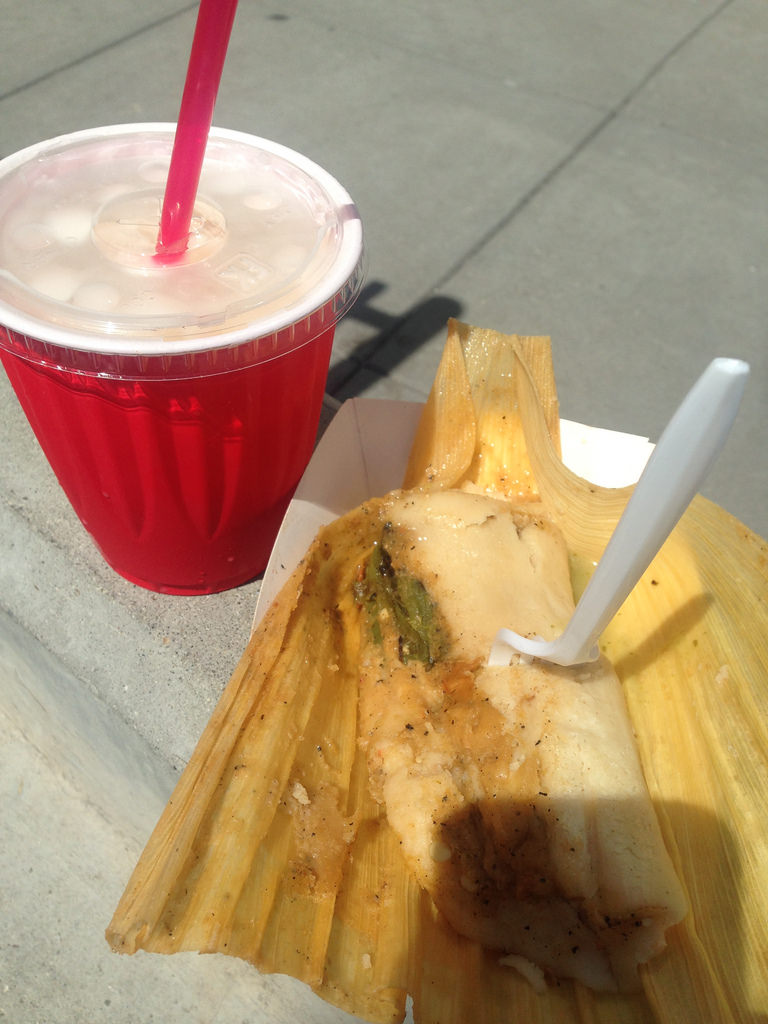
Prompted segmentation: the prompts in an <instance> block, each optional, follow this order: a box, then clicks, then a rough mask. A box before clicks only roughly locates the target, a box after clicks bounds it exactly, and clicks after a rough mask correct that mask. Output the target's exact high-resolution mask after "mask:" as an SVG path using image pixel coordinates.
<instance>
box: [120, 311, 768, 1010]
mask: <svg viewBox="0 0 768 1024" xmlns="http://www.w3.org/2000/svg"><path fill="white" fill-rule="evenodd" d="M558 424H559V420H558V411H557V398H556V391H555V383H554V376H553V371H552V362H551V355H550V348H549V343H548V339H544V338H519V337H505V336H502V335H497V334H495V333H493V332H489V331H482V330H479V329H476V328H470V327H467V326H466V325H462V324H458V323H455V322H452V323H451V324H450V325H449V336H448V341H447V343H446V347H445V351H444V355H443V360H442V363H441V366H440V368H439V370H438V374H437V377H436V380H435V384H434V386H433V389H432V392H431V394H430V397H429V399H428V401H427V403H426V406H425V409H424V414H423V416H422V420H421V423H420V426H419V429H418V431H417V435H416V438H415V440H414V445H413V450H412V454H411V459H410V461H409V465H408V468H407V473H406V478H405V481H404V484H405V486H407V487H424V488H439V487H455V486H461V485H467V484H470V485H473V486H477V487H479V488H481V489H484V490H488V491H492V492H494V493H501V494H505V495H507V496H508V497H510V498H512V499H514V500H516V501H521V500H522V501H524V500H528V499H536V498H540V499H541V500H543V501H544V503H545V505H546V506H547V509H548V512H549V514H550V515H551V516H552V517H553V518H554V519H555V520H556V521H557V523H558V525H559V526H560V528H561V529H562V531H563V533H564V535H565V537H566V540H567V542H568V546H569V549H570V551H571V552H572V558H573V576H574V584H575V588H576V590H577V591H578V589H580V587H581V586H583V584H584V582H585V580H586V579H587V578H588V575H589V571H590V567H591V566H592V565H593V564H594V562H595V561H596V559H597V558H599V556H600V553H601V551H602V550H603V548H604V546H605V544H606V543H607V540H608V538H609V536H610V533H611V531H612V530H613V528H614V526H615V524H616V522H617V520H618V517H619V516H620V514H621V511H622V510H623V508H624V505H625V504H626V501H627V499H628V497H629V494H630V493H631V489H628V488H624V489H620V490H611V489H605V488H601V487H597V486H595V485H593V484H590V483H588V482H586V481H583V480H581V479H580V478H578V477H576V476H574V474H572V473H571V472H570V471H569V470H567V469H566V468H565V467H564V466H563V464H562V462H561V461H560V458H559V437H558ZM375 512H376V501H375V499H373V500H372V501H371V502H370V503H369V504H368V505H367V506H363V507H361V508H360V509H357V510H355V511H353V512H351V513H349V514H348V515H347V516H345V517H343V518H342V519H341V520H339V521H338V522H336V523H334V524H332V525H331V526H330V527H328V528H327V529H326V530H324V531H322V532H321V534H320V536H319V538H318V540H317V542H316V543H315V544H314V545H313V547H312V548H311V549H310V551H309V552H308V554H307V556H306V557H305V559H304V560H303V562H302V564H301V565H300V566H299V567H298V569H297V570H296V572H295V573H294V574H293V576H292V577H291V579H290V581H289V582H288V584H286V586H285V587H284V589H283V591H282V592H281V594H280V596H279V598H278V599H277V600H276V602H275V603H274V604H273V606H272V608H271V609H270V611H269V612H268V613H267V616H266V617H265V619H264V620H263V621H262V623H261V625H260V627H259V629H258V630H257V632H256V633H255V634H254V636H253V637H252V638H251V641H250V643H249V645H248V647H247V649H246V651H245V653H244V655H243V657H242V659H241V661H240V664H239V666H238V668H237V670H236V671H235V673H234V675H233V677H232V679H231V681H230V683H229V685H228V686H227V688H226V690H225V691H224V694H223V696H222V698H221V700H220V703H219V705H218V707H217V708H216V711H215V712H214V715H213V717H212V718H211V721H210V723H209V725H208V727H207V728H206V730H205V732H204V734H203V736H202V737H201V739H200V742H199V744H198V746H197V748H196V750H195V752H194V754H193V756H192V758H191V760H190V762H189V765H188V766H187V768H186V770H185V771H184V773H183V775H182V777H181V779H180V781H179V783H178V786H177V788H176V791H175V793H174V795H173V797H172V799H171V801H170V802H169V804H168V807H167V808H166V810H165V812H164V814H163V816H162V817H161V820H160V821H159V823H158V825H157V827H156V829H155V831H154V833H153V835H152V837H151V839H150V841H149V843H148V845H147V847H146V849H145V851H144V854H143V855H142V857H141V859H140V861H139V863H138V865H137V867H136V870H135V872H134V875H133V877H132V878H131V880H130V883H129V885H128V887H127V889H126V891H125V894H124V895H123V898H122V899H121V901H120V904H119V906H118V908H117V910H116V912H115V915H114V918H113V920H112V922H111V924H110V926H109V928H108V931H107V937H108V940H109V942H110V943H111V945H112V946H113V948H114V949H116V950H119V951H122V952H127V953H133V952H135V951H136V950H137V949H145V950H149V951H154V952H160V953H172V952H175V951H180V950H198V951H201V952H220V953H226V954H229V955H233V956H238V957H242V958H244V959H246V960H248V961H250V962H251V963H253V964H254V965H255V966H256V967H258V968H259V969H260V970H262V971H265V972H280V973H286V974H290V975H292V976H294V977H296V978H299V979H300V980H302V981H304V982H306V983H307V984H309V985H310V986H311V987H312V988H313V989H314V990H315V991H316V992H317V993H318V994H319V995H320V996H322V997H323V998H324V999H326V1000H328V1001H329V1002H331V1003H334V1004H336V1005H337V1006H339V1007H341V1008H343V1009H345V1010H347V1011H349V1012H352V1013H354V1014H356V1015H358V1016H360V1017H362V1018H364V1019H366V1020H370V1021H372V1022H389V1021H393V1022H395V1021H400V1020H402V1019H403V1016H404V1012H405V1000H406V995H407V994H410V995H411V996H412V998H413V1014H414V1019H415V1021H416V1022H417V1024H438V1022H439V1024H460V1022H465V1021H468V1020H471V1021H473V1022H475V1021H476V1022H480V1024H482V1022H485V1021H487V1022H489V1024H490V1022H498V1021H501V1020H521V1021H526V1022H528V1024H538V1022H541V1024H544V1022H547V1024H560V1022H562V1024H566V1022H568V1024H571V1022H584V1024H587V1022H589V1024H602V1022H605V1024H646V1022H647V1024H650V1022H670V1024H671V1022H675V1024H679V1022H688V1021H691V1022H694V1021H696V1022H710V1021H711V1022H713V1024H715V1022H717V1024H720V1022H723V1024H725V1022H730V1021H734V1022H753V1024H757V1022H758V1021H763V1020H765V1019H766V1018H765V1014H766V1012H768V986H767V983H766V977H767V976H768V896H766V894H765V887H764V883H763V880H764V879H765V878H766V877H768V827H767V826H768V813H767V812H766V810H765V796H764V791H765V785H766V782H767V781H768V549H767V548H766V545H765V543H764V542H763V541H762V540H760V538H758V537H757V536H755V535H754V534H753V533H751V532H750V531H749V530H748V529H746V528H745V527H744V526H743V525H742V524H740V523H739V522H738V521H736V520H735V519H734V518H733V517H731V516H729V515H728V514H727V513H726V512H724V511H723V510H722V509H720V508H718V507H717V506H715V505H713V504H712V503H710V502H707V501H705V500H704V499H702V498H696V499H695V500H694V502H693V503H692V505H691V506H690V508H689V509H688V511H687V512H686V514H685V516H684V517H683V519H682V521H681V522H680V524H679V526H678V527H677V528H676V529H675V531H674V533H673V534H672V536H671V537H670V538H669V540H668V541H667V543H666V544H665V545H664V547H663V548H662V550H661V551H660V553H659V555H658V556H657V558H656V559H655V560H654V562H653V564H652V565H651V567H650V568H649V569H648V571H647V572H646V574H645V575H644V577H643V579H642V580H641V581H640V583H639V584H638V586H637V587H636V588H635V591H634V592H633V593H632V595H630V597H629V598H628V600H627V602H626V603H625V605H624V606H623V608H622V609H621V611H620V612H619V614H618V615H617V616H616V618H615V619H614V621H613V622H612V623H611V625H610V627H609V628H608V629H607V630H606V632H605V634H604V636H603V648H604V650H605V652H606V653H607V654H608V656H609V657H610V658H611V660H612V661H613V664H614V666H615V668H616V671H617V673H618V675H619V677H620V679H621V680H622V683H623V685H624V689H625V693H626V697H627V702H628V705H629V710H630V714H631V718H632V721H633V724H634V727H635V730H636V733H637V740H638V746H639V751H640V755H641V760H642V763H643V768H644V772H645V775H646V780H647V783H648V787H649V790H650V793H651V796H652V798H653V800H654V803H655V806H656V810H657V814H658V817H659V821H660V825H661V828H662V832H663V835H664V839H665V842H666V845H667V848H668V850H669V852H670V855H671V857H672V860H673V862H674V864H675V867H676V869H677V871H678V873H679V876H680V878H681V880H682V882H683V885H684V887H685V889H686V892H687V895H688V898H689V901H690V907H691V909H690V913H689V914H688V917H687V918H686V919H685V921H684V922H683V923H682V924H680V925H678V926H677V927H675V928H674V929H672V930H671V931H670V932H669V933H668V941H669V945H668V949H667V950H666V951H665V952H664V953H663V954H661V955H660V956H659V957H657V958H656V959H654V960H653V961H651V963H650V964H648V965H646V966H644V967H642V968H641V976H642V983H643V991H642V992H641V993H640V994H636V995H635V994H633V995H611V994H596V993H594V992H591V991H589V990H587V989H585V988H584V987H582V986H580V985H578V984H576V983H570V982H564V983H561V984H559V985H555V986H551V987H550V988H549V989H548V990H547V991H546V992H545V993H543V994H538V993H537V992H535V991H534V989H533V988H532V987H531V986H530V985H529V984H528V982H527V981H525V980H524V979H523V978H522V977H521V976H519V975H518V974H517V972H516V971H514V970H512V969H510V968H509V967H505V966H502V965H500V964H499V963H498V955H497V954H493V953H489V952H487V951H485V950H483V949H481V948H479V947H478V946H476V945H475V944H473V943H471V942H469V941H467V940H465V939H463V938H461V937H460V936H458V935H457V934H456V933H454V932H453V931H452V930H451V929H450V928H449V927H448V926H447V925H446V924H445V923H444V922H443V921H442V920H441V918H440V915H439V914H438V913H437V911H436V910H435V908H434V906H433V905H432V903H431V901H430V899H429V897H428V896H427V895H426V894H425V893H423V892H422V891H421V890H420V889H419V887H418V886H417V885H416V883H415V882H414V881H413V879H412V877H411V876H410V874H409V872H408V871H407V869H406V867H405V864H404V861H403V859H402V857H401V855H400V853H399V850H398V844H397V840H396V838H395V836H394V834H393V832H392V831H391V830H390V828H389V826H388V825H387V822H386V817H385V816H384V814H383V812H382V809H381V808H380V807H379V806H378V805H377V804H376V803H375V802H373V801H372V799H371V797H370V796H369V794H368V789H367V769H366V764H365V758H364V756H363V755H362V754H361V753H360V751H359V749H358V745H357V735H356V692H357V690H356V688H357V679H356V671H355V666H356V658H357V643H358V640H357V636H358V630H357V614H358V612H357V609H356V608H355V606H354V603H353V600H352V582H353V579H354V576H355V573H356V571H357V565H358V564H359V562H360V560H361V559H362V558H363V557H364V556H365V555H366V553H367V551H368V550H369V548H370V546H371V544H372V543H373V540H374V539H375V537H376V535H377V531H378V523H377V520H376V515H375Z"/></svg>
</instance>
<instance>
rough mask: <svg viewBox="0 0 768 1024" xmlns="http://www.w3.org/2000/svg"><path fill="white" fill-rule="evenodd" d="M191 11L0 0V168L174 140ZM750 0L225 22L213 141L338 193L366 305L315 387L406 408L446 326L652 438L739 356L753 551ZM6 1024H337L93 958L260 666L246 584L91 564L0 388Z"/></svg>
mask: <svg viewBox="0 0 768 1024" xmlns="http://www.w3.org/2000/svg"><path fill="white" fill-rule="evenodd" d="M196 10H197V5H196V4H194V3H184V2H181V0H179V2H174V0H154V2H152V3H150V2H148V0H135V2H133V3H127V2H126V0H101V2H100V3H96V2H95V0H77V2H76V0H58V2H56V3H50V2H47V0H25V2H24V3H19V2H17V0H14V2H11V0H0V39H2V43H0V46H1V47H2V61H0V156H5V155H7V154H9V153H11V152H13V151H15V150H17V149H19V148H21V147H23V146H26V145H28V144H31V143H33V142H36V141H38V140H39V139H42V138H45V137H48V136H51V135H55V134H59V133H63V132H68V131H74V130H76V129H79V128H85V127H89V126H92V125H96V124H110V123H120V122H136V121H171V120H174V119H175V117H176V114H177V112H178V104H179V99H180V95H181V87H182V84H183V78H184V71H185V65H186V60H187V55H188V50H189V45H190V42H191V36H192V31H193V28H194V21H195V16H196ZM766 52H768V8H766V6H765V4H764V3H763V2H762V0H726V2H716V0H698V2H697V3H690V2H687V0H685V2H683V0H663V2H662V0H651V2H649V3H646V4H643V5H637V4H635V5H633V4H621V3H617V2H616V0H613V2H612V0H597V2H595V3H592V4H589V5H587V4H582V3H568V2H565V0H553V2H544V3H537V4H523V3H519V2H516V0H506V2H503V0H472V2H471V3H470V2H468V0H456V2H454V3H452V4H445V3H440V2H437V0H427V2H425V3H421V4H408V3H404V2H393V3H389V4H377V5H374V4H368V3H360V2H358V3H352V2H342V0H336V2H332V0H284V2H283V3H281V4H279V5H278V4H272V5H270V4H264V3H257V2H255V0H249V2H248V0H242V2H241V4H240V9H239V10H238V14H237V18H236V22H235V27H234V31H233V36H232V42H231V47H230V54H229V58H228V62H227V67H226V71H225V76H224V80H223V82H222V86H221V92H220V99H219V104H218V107H217V113H216V118H215V120H216V123H217V124H219V125H222V126H225V127H230V128H236V129H240V130H243V131H248V132H252V133H254V134H257V135H263V136H266V137H268V138H272V139H275V140H277V141H279V142H282V143H284V144H286V145H288V146H290V147H292V148H295V149H298V150H300V151H303V152H305V153H306V154H307V155H309V156H310V157H312V158H313V159H314V160H316V161H317V162H318V163H320V164H321V165H324V166H325V167H327V168H328V170H329V171H331V172H332V173H333V174H334V175H335V176H336V177H338V178H339V179H340V180H341V181H342V182H343V183H344V184H345V185H346V186H347V187H348V189H349V190H350V192H351V193H352V195H353V196H354V197H355V199H356V201H357V203H358V205H359V207H360V209H361V212H362V215H363V219H364V222H365V225H366V231H367V248H368V283H367V287H366V290H365V292H364V294H363V296H362V297H361V300H360V301H359V302H358V304H357V306H356V307H355V309H354V311H353V313H352V315H351V316H349V317H348V318H347V320H346V321H345V322H344V323H343V324H342V325H341V327H340V329H339V331H338V333H337V342H336V346H335V350H334V356H333V361H332V368H331V374H330V379H329V391H330V392H331V393H332V395H333V396H335V398H336V399H339V400H342V399H344V398H347V397H351V396H355V395H367V396H372V397H386V398H400V399H413V400H421V399H423V398H424V397H425V395H426V393H427V391H428V389H429V386H430V383H431V380H432V376H433V374H434V370H435V367H436V365H437V360H438V357H439V353H440V351H441V348H442V344H443V339H444V325H445V321H446V319H447V317H448V316H458V317H460V318H462V319H465V320H467V321H470V322H473V323H477V324H481V325H483V326H487V327H494V328H498V329H499V330H503V331H506V332H510V333H514V332H519V333H524V334H549V335H551V336H552V338H553V343H554V351H555V360H556V370H557V376H558V386H559V392H560V400H561V408H562V414H563V416H565V417H567V418H569V419H574V420H578V421H581V422H587V423H591V424H594V425H598V426H604V427H609V428H611V429H617V430H622V431H627V432H631V433H637V434H641V435H645V436H649V437H650V438H651V439H652V440H656V439H657V438H658V435H659V432H660V430H661V429H662V428H663V426H664V424H665V423H666V421H667V419H668V418H669V416H670V414H671V413H672V411H673V410H674V408H675V407H676V405H677V403H678V402H679V400H680V399H681V398H682V396H683V394H684V393H685V392H686V390H687V389H688V387H689V386H690V385H691V384H692V383H693V380H694V379H695V378H696V377H697V376H698V374H699V373H700V372H701V371H702V370H703V369H704V367H705V365H706V364H707V362H708V361H709V360H710V359H711V358H713V357H714V356H716V355H733V356H738V357H740V358H743V359H746V360H747V361H749V362H750V363H751V365H752V379H751V381H750V385H749V388H748V392H747V395H746V398H745V401H744V404H743V407H742V412H741V414H740V416H739V419H738V422H737V424H736V427H735V428H734V431H733V434H732V436H731V438H730V440H729V442H728V444H727V448H726V451H725V452H724V454H723V455H722V456H721V458H720V460H719V461H718V463H717V465H716V467H715V469H714V471H713V473H712V475H711V477H710V479H709V480H708V482H707V484H706V486H705V488H704V493H705V494H706V495H707V496H708V497H711V498H712V499H713V500H715V501H717V502H718V503H719V504H721V505H723V506H724V507H725V508H726V509H728V510H729V511H730V512H732V513H733V514H734V515H736V516H737V517H738V518H739V519H741V520H742V521H743V522H744V523H746V525H747V526H749V527H750V528H752V529H753V530H755V531H756V532H758V533H759V534H761V535H762V536H768V508H767V503H766V496H767V493H766V492H767V490H768V486H767V482H768V446H767V445H766V443H765V438H766V436H768V413H767V412H766V402H765V395H766V391H767V390H768V356H767V355H766V341H767V340H768V337H767V335H768V330H767V327H766V325H768V261H766V239H767V238H768V180H767V179H768V172H767V171H766V168H767V167H768V160H767V159H766V158H767V156H768V154H767V153H766V148H767V147H766V134H767V132H766V129H768V123H767V120H768V118H767V117H766V102H765V97H766V96H767V95H768V62H766V60H765V54H766ZM0 405H1V406H2V412H3V426H4V430H3V438H4V443H3V458H2V460H0V530H1V531H2V532H1V533H0V536H2V541H1V542H0V543H1V545H2V559H1V560H0V583H1V584H2V591H1V592H2V598H1V599H0V738H2V743H3V745H2V750H3V753H2V755H0V791H1V793H2V832H0V906H1V907H2V913H3V922H4V928H3V934H2V936H0V1017H2V1016H3V1015H4V1018H5V1019H7V1020H8V1021H11V1022H13V1024H37V1022H44V1024H80V1022H82V1024H86V1022H88V1024H90V1022H93V1024H98V1022H101V1021H109V1022H115V1024H136V1022H142V1024H143V1022H149V1021H159V1022H162V1024H175V1022H176V1021H179V1022H180V1021H182V1020H184V1021H191V1022H212V1021H215V1022H216V1024H235V1022H238V1024H239V1022H240V1021H246V1020H247V1021H249V1022H259V1021H275V1022H281V1021H289V1020H294V1019H302V1020H305V1021H307V1024H310V1022H312V1024H315V1022H317V1024H320V1022H325V1021H335V1020H342V1019H344V1017H343V1015H340V1014H337V1013H336V1012H335V1011H333V1010H330V1009H329V1008H328V1007H326V1006H325V1005H324V1004H322V1003H321V1002H320V1001H319V1000H315V999H314V998H308V997H307V994H306V993H305V992H304V991H303V990H300V989H298V988H297V987H296V986H294V985H292V984H291V983H290V982H283V981H281V980H279V979H263V978H259V977H258V976H256V975H255V974H254V972H252V971H249V970H246V969H241V968H242V967H243V965H241V964H238V963H225V962H223V961H218V960H213V959H209V958H204V959H200V958H172V959H171V960H167V961H166V960H162V959H161V958H150V957H140V958H136V959H128V960H126V959H122V958H117V957H114V956H112V955H111V954H110V953H109V951H108V950H107V948H106V945H105V943H103V941H102V939H101V936H102V933H103V929H104V927H105V925H106V924H107V922H108V920H109V918H110V916H111V913H112V910H113V908H114V904H115V902H116V900H117V898H118V897H119V895H120V892H121V891H122V888H123V886H124V884H125V881H126V880H127V877H128V874H129V873H130V869H131V867H132V865H133V863H134V862H135V859H136V856H137V854H138V852H139V850H140V849H141V847H142V845H143V842H144V841H145V839H146V837H147V835H148V833H149V830H150V829H151V828H152V825H153V824H154V821H155V819H156V816H157V813H158V811H159V809H160V808H161V807H162V805H163V803H164V801H165V799H166V798H167V795H168V793H169V792H170V789H171V787H172V785H173V783H174V780H175V779H176V778H177V776H178V771H179V769H180V768H181V767H182V766H183V765H184V763H185V762H186V760H187V758H188V757H189V754H190V752H191V750H192V748H193V746H194V743H195V741H196V739H197V737H198V735H199V734H200V732H201V730H202V728H203V727H204V725H205V723H206V721H207V719H208V716H209V715H210V712H211V710H212V707H213V705H214V703H215V701H216V699H217V697H218V695H219V693H220V692H221V689H222V687H223V686H224V684H225V683H226V681H227V679H228V678H229V675H230V673H231V671H232V669H233V668H234V666H235V664H236V662H237V660H238V658H239V655H240V653H241V651H242V649H243V647H244V645H245V642H246V638H247V635H248V631H249V627H250V622H251V617H252V614H253V608H254V605H255V600H256V596H257V594H258V587H259V584H258V581H255V582H254V583H252V584H249V585H247V586H245V587H241V588H239V589H237V590H235V591H231V592H230V593H227V594H221V595H215V596H212V597H205V598H177V597H164V596H162V595H157V594H151V593H149V592H146V591H143V590H140V589H139V588H136V587H134V586H132V585H131V584H129V583H127V582H125V581H124V580H122V579H120V578H118V577H116V576H115V575H114V574H113V573H112V572H111V570H109V569H108V568H107V567H106V566H105V565H104V564H103V562H102V561H101V559H100V556H99V555H98V553H97V552H96V551H95V549H94V547H93V545H92V544H91V542H90V540H89V538H88V537H87V536H86V535H85V534H84V532H83V530H82V528H81V526H80V524H79V523H78V521H77V520H76V518H75V517H74V514H73V513H72V511H71V509H70V508H69V505H68V503H67V501H66V499H65V498H64V497H63V495H62V493H61V491H60V489H59V488H58V485H57V484H56V482H55V480H54V479H53V477H52V474H51V472H50V470H49V469H48V466H47V464H46V462H45V460H44V459H43V457H42V455H41V453H40V451H39V449H38V447H37V444H36V442H35V440H34V439H33V437H32V436H31V433H30V431H29V428H28V426H27V423H26V421H25V419H24V417H23V414H22V413H21V411H20V409H19V407H18V404H17V402H16V400H15V397H14V396H13V394H12V392H11V389H10V387H9V385H8V383H7V381H6V380H5V377H4V376H3V377H2V380H0Z"/></svg>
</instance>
